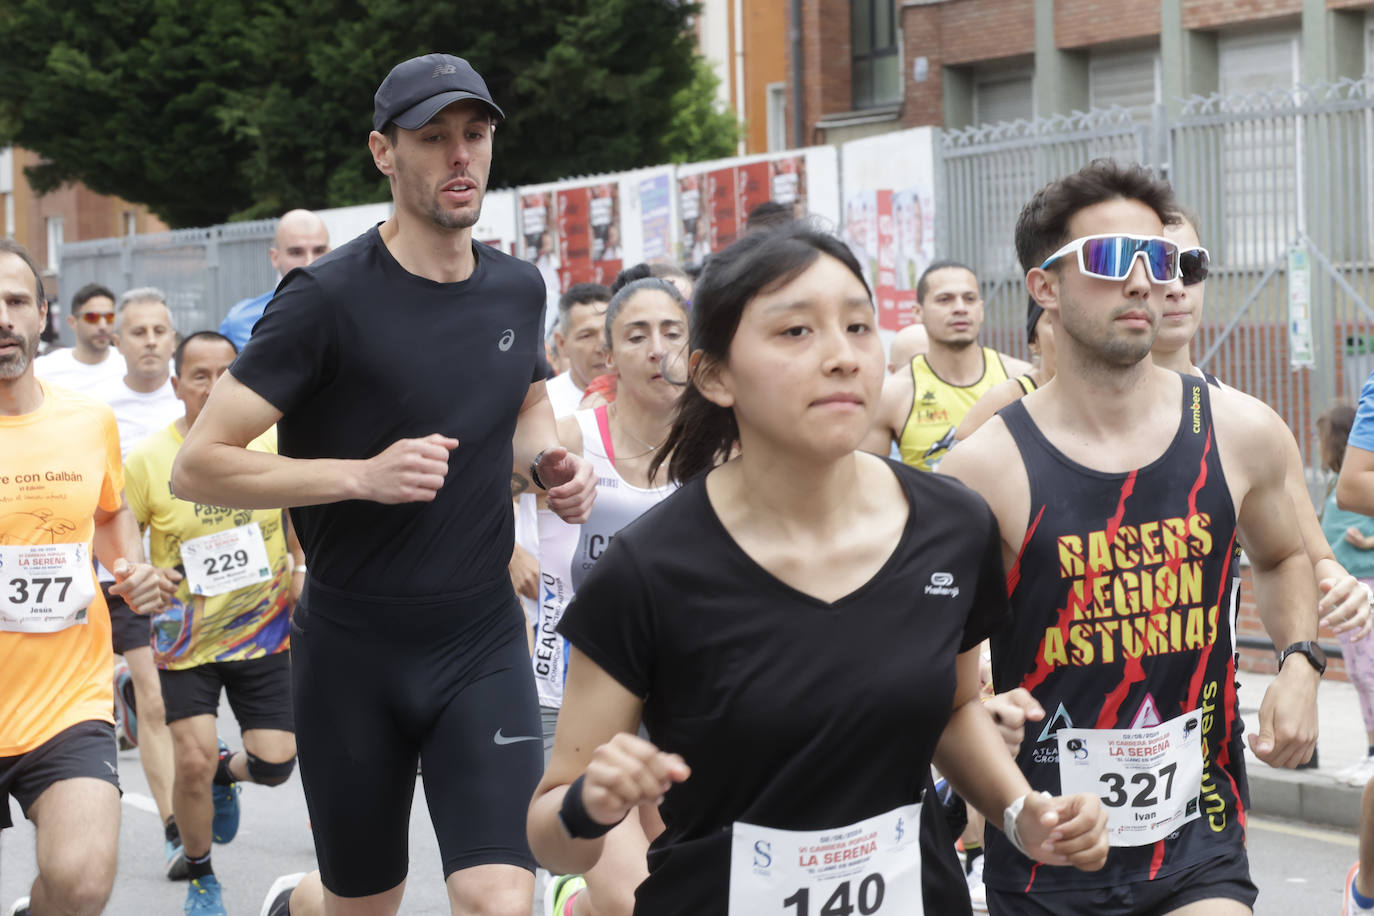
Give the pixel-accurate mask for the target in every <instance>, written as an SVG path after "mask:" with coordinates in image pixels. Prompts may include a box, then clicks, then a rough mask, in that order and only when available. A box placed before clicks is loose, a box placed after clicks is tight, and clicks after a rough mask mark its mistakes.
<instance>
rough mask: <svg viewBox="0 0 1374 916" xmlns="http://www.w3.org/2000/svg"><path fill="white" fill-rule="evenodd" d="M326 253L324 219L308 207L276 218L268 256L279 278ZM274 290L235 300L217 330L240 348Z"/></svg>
mask: <svg viewBox="0 0 1374 916" xmlns="http://www.w3.org/2000/svg"><path fill="white" fill-rule="evenodd" d="M328 253H329V230H328V229H327V228H325V225H324V220H322V219H320V218H319V217H318V216H316V215H315V214H314V213H311V212H310V211H309V210H290V211H288V212H287V213H284V214H283V215H282V218H281V219H279V220H277V234H276V236H275V237H274V239H273V241H272V247H271V248H269V249H268V250H267V257H268V258H270V259H271V261H272V266H273V267H274V268H276V270H277V279H278V280H280V279H281V278H282V277H284V276H286V275H287V274H289V273H291V271H293V270H295V269H296V268H297V267H309V266H310V265H311V264H313V263H314V262H315V259H316V258H318V257H320V256H322V255H326V254H328ZM275 292H276V289H275V288H273V289H269V290H268V291H267V292H265V293H263V294H262V295H261V296H254V297H253V298H252V299H244V300H243V301H242V302H239V303H237V304H236V305H235V306H234V307H233V308H231V309H230V310H229V314H228V315H225V316H224V320H223V321H221V322H220V325H219V332H220V333H221V334H223V335H224V336H225V337H228V338H229V339H230V340H232V341H233V342H234V346H235V347H238V348H239V349H240V350H242V349H243V345H244V344H246V343H248V338H249V337H251V336H252V335H253V325H255V324H257V323H258V319H259V318H261V317H262V313H263V312H264V311H265V310H266V309H267V303H268V302H270V301H271V299H272V295H273V294H274V293H275Z"/></svg>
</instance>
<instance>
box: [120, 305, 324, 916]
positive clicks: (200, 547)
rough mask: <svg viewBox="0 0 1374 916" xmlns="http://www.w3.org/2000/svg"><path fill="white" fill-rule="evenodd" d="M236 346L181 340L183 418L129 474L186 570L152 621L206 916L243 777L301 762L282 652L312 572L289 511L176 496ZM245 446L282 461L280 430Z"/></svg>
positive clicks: (270, 776) (182, 815)
mask: <svg viewBox="0 0 1374 916" xmlns="http://www.w3.org/2000/svg"><path fill="white" fill-rule="evenodd" d="M237 352H238V351H237V350H236V349H235V348H234V344H233V342H232V341H230V340H229V339H228V338H227V337H225V336H223V335H222V334H218V333H216V332H214V331H199V332H197V333H195V334H191V335H190V336H188V337H187V338H186V339H185V340H184V341H182V342H181V344H180V346H178V347H177V350H176V353H175V354H174V356H173V357H172V359H173V363H174V365H175V367H176V375H175V376H174V377H173V379H172V385H173V387H174V388H175V390H176V395H177V397H178V398H179V399H180V400H181V402H182V403H183V404H184V405H185V408H186V414H185V416H183V417H181V418H180V419H178V420H176V421H175V422H174V423H172V424H170V425H168V426H166V427H164V428H163V429H161V430H159V431H158V432H155V433H152V434H151V435H149V436H148V437H147V438H146V439H144V440H143V441H142V442H140V443H139V444H138V446H136V447H135V448H134V450H133V451H132V452H130V453H129V458H128V463H127V465H126V467H125V476H126V478H127V480H128V493H129V505H130V507H131V508H132V509H133V513H134V516H135V517H136V518H137V519H138V523H139V526H140V527H142V528H146V529H148V530H149V532H150V544H151V550H152V560H153V562H154V563H156V564H157V565H158V566H161V567H176V568H177V569H178V570H179V571H181V572H183V573H184V575H185V579H184V580H183V581H182V583H181V585H180V587H179V588H178V589H177V593H176V596H175V598H174V599H173V600H172V602H171V606H170V607H169V608H168V609H167V611H165V612H164V613H162V614H160V615H159V616H158V617H157V618H156V619H155V620H154V621H153V655H154V659H155V661H156V662H157V667H158V675H159V679H160V680H161V682H162V699H163V705H164V706H165V707H166V709H167V725H168V727H169V728H170V729H171V732H172V745H173V750H174V753H175V758H176V776H175V779H174V781H173V785H172V809H173V812H174V814H175V816H176V822H177V824H178V826H179V827H180V830H181V839H182V843H183V844H184V846H185V850H186V863H187V868H188V871H189V873H190V875H189V876H190V878H191V884H190V886H189V887H188V888H187V892H186V893H187V903H186V907H187V908H186V911H187V912H188V913H191V912H194V913H197V914H205V916H217V914H222V913H224V912H225V910H224V905H223V902H222V900H221V888H220V885H219V880H218V879H217V878H216V877H215V874H214V870H213V869H212V867H211V865H210V846H211V840H212V838H213V840H214V841H216V842H220V843H227V842H229V841H230V840H232V839H233V836H234V833H235V832H237V829H238V798H237V795H238V783H240V782H244V781H247V782H255V783H259V784H261V785H268V786H277V785H281V784H282V783H284V782H286V780H287V779H288V778H289V777H290V775H291V771H292V769H293V767H294V766H295V758H296V738H295V726H294V723H293V721H292V716H291V665H290V654H289V651H288V650H289V648H290V627H291V607H292V604H293V598H294V594H295V591H294V590H293V587H292V583H293V580H294V581H295V583H296V584H297V586H299V584H300V583H302V582H303V579H304V572H305V567H304V565H303V563H301V562H298V561H297V559H296V558H294V557H293V556H292V554H291V553H290V552H289V551H288V549H287V525H286V523H285V514H284V513H283V512H282V511H281V510H279V509H257V510H253V509H225V508H221V507H219V506H207V505H201V504H199V503H193V502H187V501H186V500H182V499H177V498H176V497H175V496H173V495H172V488H171V477H172V462H173V461H174V460H175V459H176V455H177V452H178V451H179V450H180V449H181V444H182V442H183V440H184V438H185V436H186V432H187V430H189V429H190V428H191V426H192V425H193V424H194V423H195V422H196V418H197V417H199V416H200V412H201V409H202V408H203V407H204V406H205V402H206V400H208V399H209V397H210V389H211V388H213V387H214V384H215V381H216V380H218V379H219V377H220V376H221V375H223V374H224V372H225V371H226V370H227V369H228V368H229V365H230V364H231V363H232V362H233V361H234V357H235V356H236V355H237ZM250 447H251V448H254V449H257V450H259V451H264V452H269V453H273V454H275V453H276V451H277V441H276V429H275V428H273V429H269V430H268V431H267V432H266V433H264V434H263V435H262V436H260V437H259V438H258V439H257V440H255V441H254V442H253V443H252V445H251V446H250ZM221 690H224V691H226V692H227V693H228V695H229V705H230V706H231V707H232V708H233V710H234V716H235V718H237V719H238V723H239V727H240V728H241V729H242V731H243V746H244V750H242V751H240V752H238V753H232V754H231V753H230V752H229V750H228V748H227V747H226V748H223V749H222V750H219V751H218V752H217V748H216V741H217V739H216V729H215V714H216V712H217V710H218V709H219V697H220V691H221Z"/></svg>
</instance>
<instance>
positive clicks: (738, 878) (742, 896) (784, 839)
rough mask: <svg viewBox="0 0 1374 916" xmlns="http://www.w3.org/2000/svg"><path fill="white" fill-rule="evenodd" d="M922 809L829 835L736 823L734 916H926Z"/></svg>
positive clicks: (888, 815)
mask: <svg viewBox="0 0 1374 916" xmlns="http://www.w3.org/2000/svg"><path fill="white" fill-rule="evenodd" d="M920 824H921V806H920V805H907V806H905V807H902V808H897V809H895V810H893V811H889V812H888V813H886V814H880V815H878V816H877V817H871V818H869V819H868V820H865V821H860V822H858V823H857V824H852V825H850V826H848V827H837V828H835V829H832V830H816V831H810V830H775V829H773V828H771V827H758V826H755V825H753V824H744V823H738V822H737V823H736V824H735V825H734V830H733V833H732V839H731V844H732V845H731V852H730V914H731V916H874V914H882V916H898V914H900V916H922V914H923V913H924V912H925V910H924V909H923V906H922V899H921V848H920V843H919V842H918V839H919V838H918V833H919V832H920Z"/></svg>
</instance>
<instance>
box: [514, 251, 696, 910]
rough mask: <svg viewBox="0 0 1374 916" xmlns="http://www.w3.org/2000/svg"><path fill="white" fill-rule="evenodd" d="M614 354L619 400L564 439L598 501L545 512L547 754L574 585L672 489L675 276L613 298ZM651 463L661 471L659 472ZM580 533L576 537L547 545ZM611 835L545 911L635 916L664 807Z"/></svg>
mask: <svg viewBox="0 0 1374 916" xmlns="http://www.w3.org/2000/svg"><path fill="white" fill-rule="evenodd" d="M605 327H606V331H605V340H606V353H607V363H608V364H609V366H610V367H611V368H612V369H613V370H614V371H615V373H616V375H617V377H618V378H619V380H620V385H619V388H620V396H619V397H617V398H616V399H615V403H613V404H610V405H606V404H602V405H601V406H600V407H597V408H594V409H592V410H579V411H577V412H576V413H574V414H572V415H571V416H567V417H563V418H562V419H560V420H559V421H558V438H559V441H560V442H561V443H562V444H563V445H564V446H565V447H566V448H567V449H568V451H570V452H574V453H576V454H578V455H582V456H583V457H584V458H586V459H587V460H588V461H590V462H591V463H592V467H593V468H594V469H595V471H596V476H597V480H598V481H599V483H598V487H597V489H598V493H597V501H596V503H595V504H594V505H593V506H592V511H591V514H590V515H588V516H587V520H586V521H585V522H583V523H582V524H581V525H579V526H576V527H574V528H569V526H568V525H567V524H566V523H565V522H564V521H563V520H562V519H560V518H558V517H557V516H556V515H554V514H553V513H551V512H550V513H540V535H541V541H540V548H541V549H540V568H539V576H540V580H541V582H542V585H541V588H540V599H541V600H540V603H539V618H538V623H537V630H536V633H535V647H534V653H533V657H532V659H531V661H532V664H533V667H534V679H535V684H536V687H537V690H538V692H539V707H540V716H541V718H542V720H543V728H544V749H545V755H546V756H547V754H548V752H549V751H550V749H551V748H552V746H553V739H554V729H555V726H556V725H557V722H558V707H559V705H560V704H561V703H562V699H563V683H564V679H565V678H566V676H567V657H566V645H565V642H564V640H563V638H562V637H561V636H559V635H558V633H557V630H556V628H557V626H558V621H559V620H560V618H561V617H562V614H563V610H564V608H566V607H567V605H568V602H569V601H570V600H571V598H572V596H573V594H574V593H575V591H576V590H577V588H579V587H580V586H581V584H582V581H583V580H584V579H585V578H586V577H587V575H588V573H589V572H590V571H591V569H592V568H593V567H594V566H595V565H596V562H597V559H598V558H599V557H600V556H601V554H602V553H603V552H604V551H605V549H606V546H607V544H609V543H610V542H611V540H612V539H614V538H615V536H616V535H617V534H619V533H620V529H622V528H624V527H625V526H626V525H628V524H629V523H630V522H632V521H634V520H635V519H636V518H638V517H639V516H640V515H641V514H642V513H643V512H645V510H647V509H649V508H651V507H653V506H654V505H656V504H658V503H659V502H660V501H661V500H663V499H664V498H665V497H666V496H668V494H670V493H671V492H672V491H673V489H674V487H673V486H672V485H671V484H669V483H668V480H667V476H668V469H667V468H666V467H660V466H659V464H660V463H659V462H656V461H655V458H656V457H657V456H658V455H659V454H661V453H662V451H663V446H664V444H665V442H666V441H667V438H668V432H669V429H670V427H671V426H672V422H673V416H674V414H675V413H676V409H677V401H678V396H679V395H681V393H682V388H683V383H684V382H685V380H686V372H687V302H686V300H684V299H683V297H682V294H681V293H680V292H679V291H678V288H677V287H676V286H674V285H673V284H672V283H670V282H668V281H667V280H660V279H656V278H652V277H649V278H641V279H638V280H632V281H630V282H629V283H627V284H626V285H625V286H623V287H622V288H621V289H620V291H619V292H617V293H616V294H615V295H614V296H612V297H611V301H610V304H609V305H607V307H606V318H605ZM651 467H652V468H653V471H652V472H651ZM565 532H572V533H573V536H574V538H575V539H576V546H575V547H574V548H573V549H572V550H571V551H568V550H566V549H563V550H559V549H548V550H546V549H544V545H545V544H549V545H555V544H557V543H558V541H559V539H560V538H561V536H562V534H563V533H565ZM640 814H641V816H643V817H644V823H643V824H641V823H640V818H638V817H635V818H628V819H627V820H626V821H625V822H624V823H622V824H620V825H619V826H618V827H616V829H614V830H612V831H611V832H610V833H609V834H608V835H607V837H606V840H605V848H604V849H603V851H602V855H601V858H600V860H598V862H597V864H596V867H595V868H593V869H591V870H590V871H588V872H587V873H586V875H563V876H560V877H558V878H556V879H555V880H554V881H552V882H550V884H549V887H548V891H547V893H546V895H545V907H544V910H545V912H547V913H550V914H553V916H628V914H629V913H630V911H631V909H632V908H633V906H634V889H635V886H636V885H638V884H639V882H640V881H642V880H644V875H645V870H644V869H645V866H644V854H645V852H646V851H647V850H648V848H649V839H650V838H651V837H654V836H657V835H658V834H659V832H660V831H662V829H663V824H662V822H660V821H659V820H658V814H657V812H655V811H653V809H651V808H642V809H640Z"/></svg>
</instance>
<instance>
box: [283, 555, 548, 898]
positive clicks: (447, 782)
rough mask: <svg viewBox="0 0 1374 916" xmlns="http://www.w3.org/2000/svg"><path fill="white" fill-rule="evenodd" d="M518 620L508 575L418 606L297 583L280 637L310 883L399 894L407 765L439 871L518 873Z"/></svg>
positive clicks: (522, 654)
mask: <svg viewBox="0 0 1374 916" xmlns="http://www.w3.org/2000/svg"><path fill="white" fill-rule="evenodd" d="M524 627H525V615H524V611H523V610H522V609H521V607H520V604H519V602H518V601H517V600H516V597H515V593H514V591H513V590H512V589H511V585H510V579H509V578H508V577H506V576H504V575H503V576H502V577H501V579H500V581H498V582H494V583H492V584H491V585H488V586H484V587H483V588H482V589H480V590H476V591H474V592H473V593H465V594H461V595H445V596H439V597H435V598H427V599H394V598H386V599H370V598H360V597H358V596H356V595H351V594H348V593H345V592H342V591H339V590H337V589H333V588H329V587H327V586H323V585H320V584H319V583H317V582H314V581H313V580H312V581H311V582H309V584H308V585H307V586H306V591H305V594H304V595H303V596H302V598H301V601H300V603H299V604H298V605H297V607H296V611H295V616H294V620H293V623H292V627H291V655H292V659H291V675H292V677H291V680H292V697H293V701H294V705H295V711H296V745H297V748H298V755H299V760H300V769H301V781H302V783H303V785H304V787H305V799H306V804H307V806H308V807H309V809H310V818H311V821H312V823H313V826H314V838H315V852H316V856H317V858H318V860H319V866H320V875H321V877H322V878H323V880H324V885H325V887H327V888H329V890H330V891H332V892H333V893H335V894H337V895H339V896H341V897H363V896H367V895H370V894H378V893H381V892H382V891H386V890H389V889H391V888H393V887H395V886H396V885H398V884H400V883H401V881H402V880H404V879H405V877H406V871H407V868H408V863H409V854H408V849H407V833H408V828H409V823H410V808H411V801H412V798H413V796H414V792H415V770H416V765H417V762H423V766H424V780H425V800H426V801H427V803H428V805H429V814H430V819H431V820H432V821H433V823H434V831H435V834H436V835H437V838H438V841H439V852H440V855H441V856H442V858H443V863H444V876H445V877H447V876H448V875H450V874H452V873H453V872H455V871H458V870H460V869H464V868H471V867H473V866H477V865H515V866H518V867H521V868H525V869H528V870H530V871H533V870H534V865H535V863H534V857H533V856H532V855H531V854H530V850H529V845H528V843H527V841H526V839H525V813H526V810H527V809H528V807H529V803H530V797H531V795H533V794H534V788H535V785H536V784H537V783H538V781H539V777H540V775H541V773H542V772H543V759H542V748H543V742H542V740H541V739H542V736H541V731H540V724H539V705H538V699H537V697H536V694H535V689H534V678H532V677H531V676H530V671H529V651H528V648H527V645H526V642H525V632H524Z"/></svg>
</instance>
